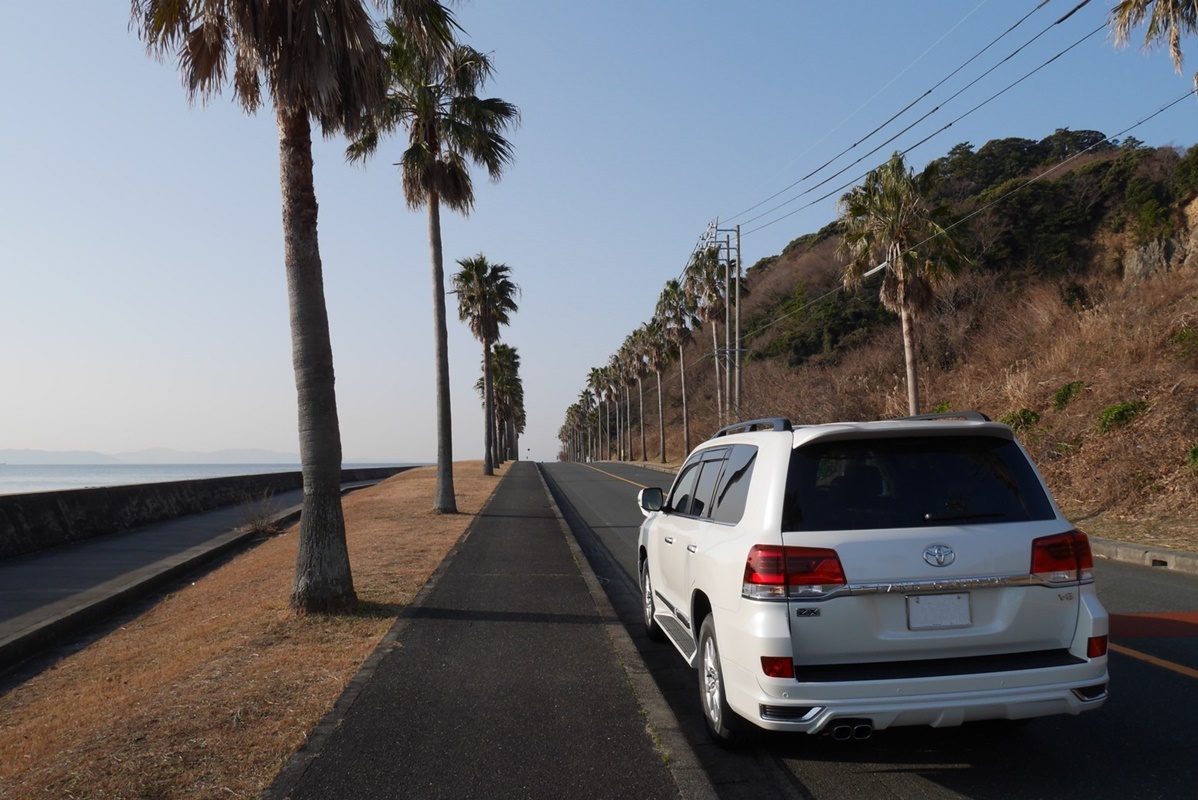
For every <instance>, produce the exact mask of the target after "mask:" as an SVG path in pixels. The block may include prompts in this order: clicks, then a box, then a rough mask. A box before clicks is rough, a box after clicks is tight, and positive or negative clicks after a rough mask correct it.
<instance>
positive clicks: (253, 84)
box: [130, 0, 453, 613]
mask: <svg viewBox="0 0 1198 800" xmlns="http://www.w3.org/2000/svg"><path fill="white" fill-rule="evenodd" d="M377 4H378V5H380V6H386V7H387V8H388V9H389V10H390V11H391V12H392V14H393V15H394V17H395V21H394V22H393V23H392V24H393V26H394V30H395V31H396V33H397V34H398V35H400V36H401V37H404V38H406V39H408V40H410V41H413V42H419V43H420V44H421V46H423V47H426V48H428V49H429V50H430V51H435V50H437V49H438V47H443V46H444V45H445V44H446V43H447V42H448V41H449V40H450V38H451V37H450V34H451V30H452V27H453V18H452V16H451V15H450V14H449V12H448V11H447V10H446V9H445V8H444V7H443V6H442V5H441V4H440V3H438V2H434V0H392V2H386V3H382V2H380V3H377ZM130 27H132V28H134V29H136V31H137V34H138V36H139V37H140V38H141V39H142V40H143V41H144V42H145V44H146V50H147V51H148V52H149V54H150V55H152V56H155V57H157V58H160V59H162V58H166V57H167V56H173V57H174V58H175V59H176V60H177V61H178V63H179V69H180V71H181V72H182V73H183V79H184V85H185V86H186V87H187V93H188V95H189V97H190V98H191V99H192V100H195V99H196V98H200V99H201V100H205V101H206V100H208V99H210V98H211V97H213V96H214V95H216V94H218V93H219V92H220V91H221V90H222V89H223V88H225V86H226V84H228V85H230V86H231V88H232V91H233V93H234V95H235V96H236V98H237V100H238V101H239V102H240V104H241V106H242V108H243V109H244V110H245V111H247V112H254V111H256V110H257V109H258V108H259V107H261V106H262V105H263V102H264V96H265V99H268V100H269V102H271V103H272V104H273V105H274V109H275V117H276V120H277V123H278V127H279V165H280V170H279V172H280V183H281V187H282V195H283V241H284V248H283V259H284V266H285V269H286V273H287V296H288V302H289V307H290V319H291V342H292V351H291V352H292V366H293V369H294V371H295V385H296V393H297V395H298V404H297V405H298V411H299V448H300V462H301V466H302V470H303V480H304V506H303V512H302V515H301V517H300V541H299V554H298V556H297V559H296V570H295V580H294V582H293V584H292V588H291V599H290V604H291V607H292V608H293V609H295V610H296V611H297V612H301V613H307V612H332V611H339V610H343V609H346V608H349V607H351V606H353V605H354V603H355V602H356V601H357V595H356V593H355V592H354V585H353V576H352V574H351V572H350V564H349V554H348V551H347V549H346V544H345V521H344V518H343V516H342V511H341V431H340V423H339V421H338V417H337V398H336V392H335V390H334V388H333V352H332V345H331V343H330V339H329V325H328V312H327V308H326V306H325V299H324V278H323V268H322V264H321V260H320V247H319V242H318V239H317V234H316V217H317V205H316V193H315V189H314V188H313V180H312V120H313V119H315V120H316V121H317V122H318V123H319V125H320V127H321V130H322V132H323V133H324V134H325V135H332V134H334V133H338V132H341V133H345V134H347V135H349V136H354V135H356V134H357V133H358V132H359V131H360V130H361V126H362V123H363V112H364V111H365V112H368V111H369V110H370V109H372V108H375V107H377V106H378V104H379V103H380V102H381V101H382V99H383V96H384V90H385V83H384V82H383V80H382V65H383V52H382V47H381V45H380V43H379V41H378V39H377V38H376V37H375V33H374V26H373V23H372V22H371V19H370V16H369V14H368V13H367V11H366V9H365V8H364V7H363V6H362V4H361V3H360V2H358V0H294V1H293V2H290V3H278V2H267V0H191V1H190V2H178V0H132V7H131V19H130Z"/></svg>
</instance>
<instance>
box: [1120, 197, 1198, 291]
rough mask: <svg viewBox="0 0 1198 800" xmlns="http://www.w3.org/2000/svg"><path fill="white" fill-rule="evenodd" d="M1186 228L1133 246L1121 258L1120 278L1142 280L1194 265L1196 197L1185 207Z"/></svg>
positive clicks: (1197, 259) (1197, 239) (1197, 225)
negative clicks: (1177, 232)
mask: <svg viewBox="0 0 1198 800" xmlns="http://www.w3.org/2000/svg"><path fill="white" fill-rule="evenodd" d="M1185 218H1186V229H1185V231H1183V232H1182V233H1180V234H1179V235H1177V236H1173V237H1170V238H1168V239H1158V240H1157V241H1155V242H1150V243H1148V244H1145V245H1140V246H1139V247H1136V248H1133V249H1132V250H1130V251H1129V252H1128V253H1127V254H1126V255H1125V256H1124V257H1123V263H1122V266H1123V279H1124V280H1127V281H1142V280H1145V279H1147V278H1150V277H1152V276H1153V275H1161V274H1164V273H1167V272H1171V271H1173V270H1175V269H1178V268H1187V269H1193V268H1195V267H1198V199H1195V200H1194V201H1192V202H1191V203H1190V204H1189V205H1188V206H1186V208H1185Z"/></svg>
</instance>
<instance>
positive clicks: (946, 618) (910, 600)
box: [907, 592, 973, 631]
mask: <svg viewBox="0 0 1198 800" xmlns="http://www.w3.org/2000/svg"><path fill="white" fill-rule="evenodd" d="M972 623H973V621H972V619H971V617H970V614H969V592H961V593H960V594H919V595H911V596H909V597H907V628H908V629H909V630H913V631H928V630H936V629H939V628H968V627H969V626H970V625H971V624H972Z"/></svg>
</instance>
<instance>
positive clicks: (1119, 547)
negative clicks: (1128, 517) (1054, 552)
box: [1090, 536, 1198, 575]
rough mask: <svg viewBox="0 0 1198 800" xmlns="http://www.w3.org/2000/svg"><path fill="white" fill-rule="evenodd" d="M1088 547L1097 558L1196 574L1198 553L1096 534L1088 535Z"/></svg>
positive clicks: (1197, 572) (1197, 570)
mask: <svg viewBox="0 0 1198 800" xmlns="http://www.w3.org/2000/svg"><path fill="white" fill-rule="evenodd" d="M1090 549H1091V550H1092V551H1093V552H1094V555H1095V556H1097V557H1099V558H1109V559H1111V560H1112V561H1123V562H1126V563H1129V564H1141V565H1143V566H1145V567H1158V568H1164V569H1171V570H1176V571H1177V572H1184V573H1187V574H1189V575H1198V553H1189V552H1186V551H1185V550H1171V549H1169V548H1167V547H1154V546H1152V545H1145V544H1134V543H1132V542H1118V541H1115V540H1114V539H1100V538H1099V537H1097V536H1091V537H1090Z"/></svg>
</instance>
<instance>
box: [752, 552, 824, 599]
mask: <svg viewBox="0 0 1198 800" xmlns="http://www.w3.org/2000/svg"><path fill="white" fill-rule="evenodd" d="M844 584H845V578H844V570H843V569H842V568H841V566H840V556H838V555H837V554H836V551H835V550H829V549H827V548H824V547H784V546H782V545H772V544H758V545H754V546H753V549H752V550H750V551H749V556H748V558H747V559H745V579H744V584H743V586H742V589H741V594H742V595H743V596H745V597H749V598H754V599H757V600H782V599H785V598H787V597H819V596H820V595H824V594H827V593H828V592H830V591H832V590H833V589H835V588H837V587H839V586H843V585H844Z"/></svg>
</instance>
